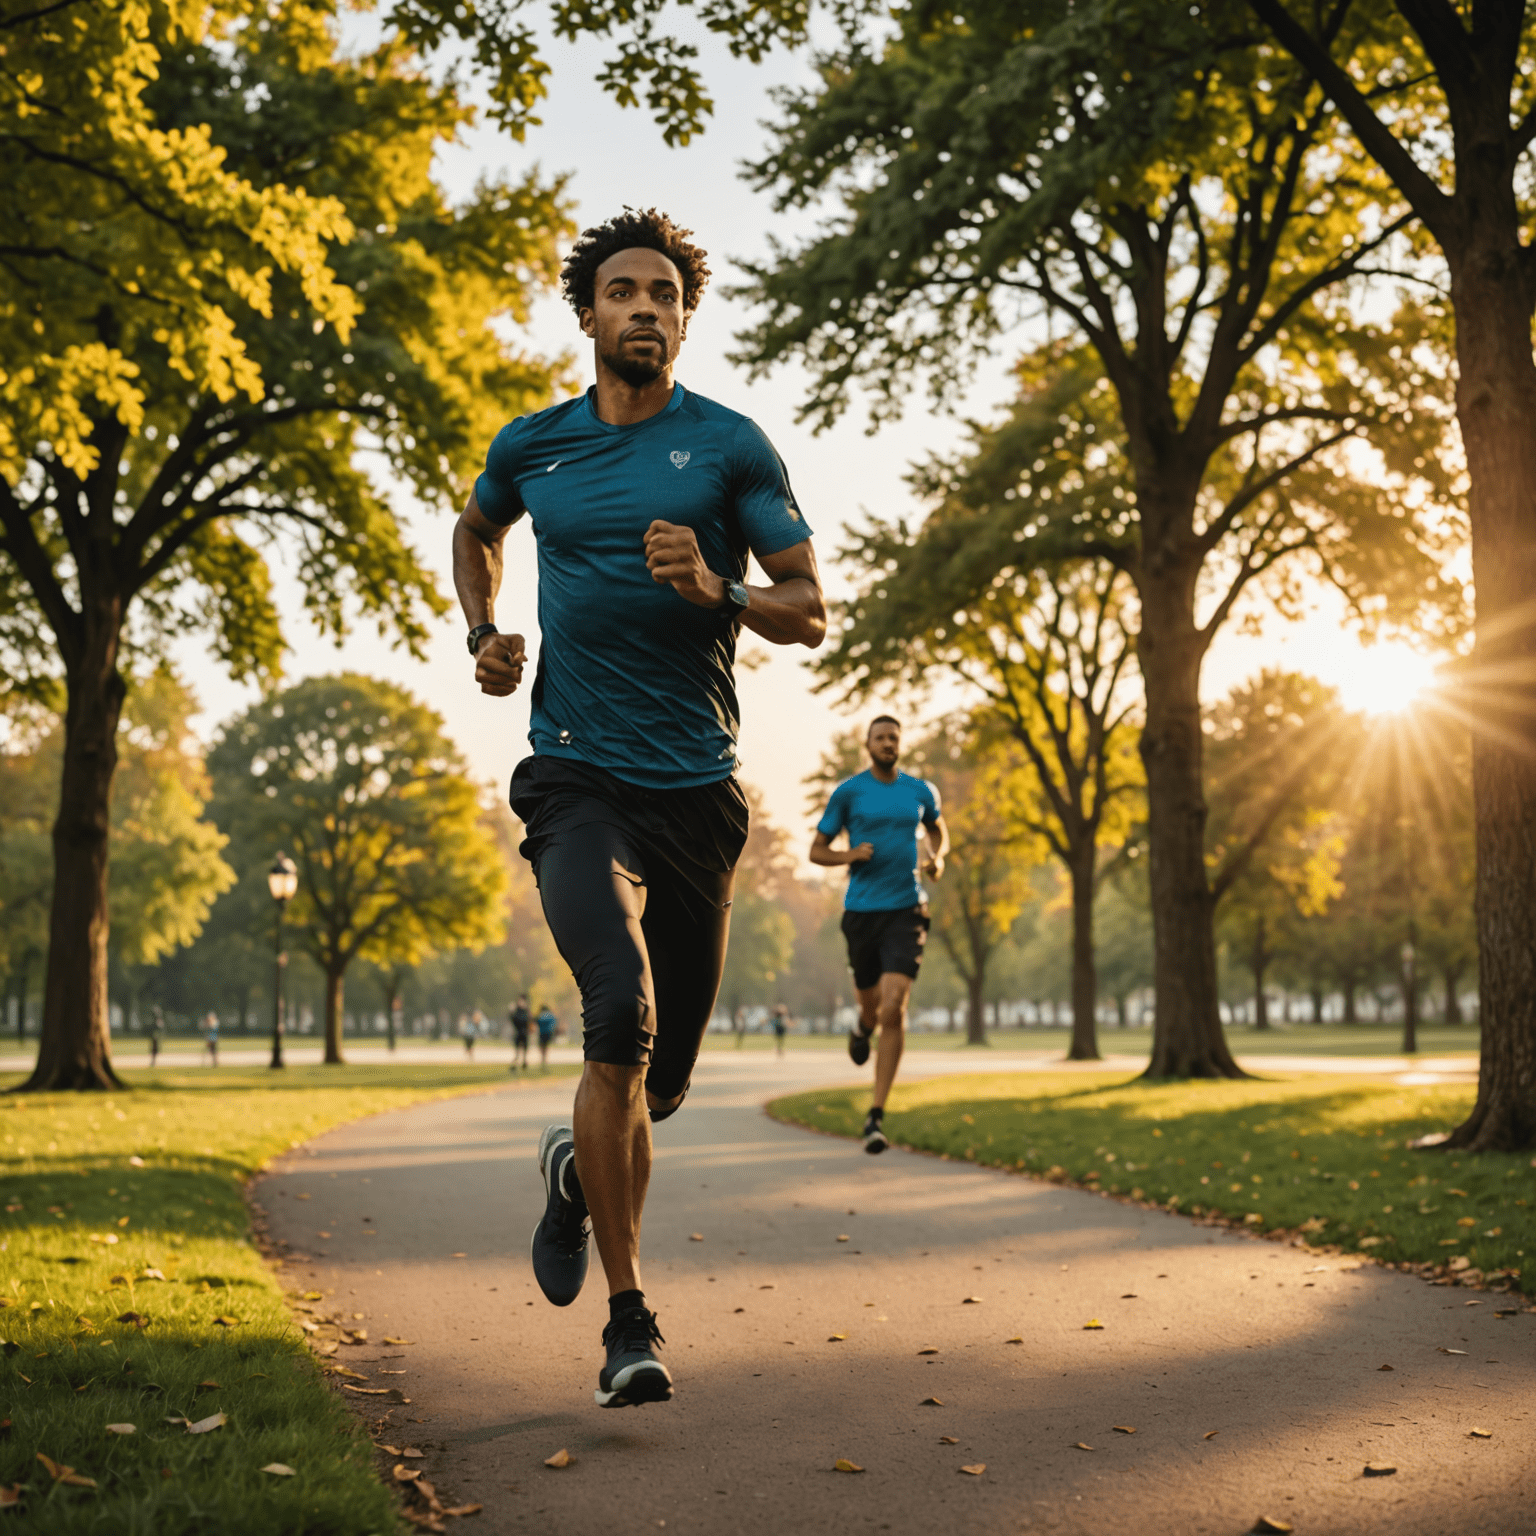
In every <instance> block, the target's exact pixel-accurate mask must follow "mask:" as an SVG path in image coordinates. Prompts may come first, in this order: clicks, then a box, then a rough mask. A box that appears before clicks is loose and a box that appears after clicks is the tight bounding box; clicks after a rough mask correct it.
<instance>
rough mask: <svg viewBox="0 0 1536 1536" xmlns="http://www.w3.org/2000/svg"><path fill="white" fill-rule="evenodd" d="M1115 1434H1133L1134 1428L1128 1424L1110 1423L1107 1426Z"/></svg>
mask: <svg viewBox="0 0 1536 1536" xmlns="http://www.w3.org/2000/svg"><path fill="white" fill-rule="evenodd" d="M1109 1427H1110V1428H1111V1429H1112V1430H1114V1431H1115V1433H1116V1434H1117V1435H1134V1434H1135V1433H1136V1430H1135V1428H1134V1427H1133V1426H1132V1425H1130V1424H1111V1425H1110V1426H1109Z"/></svg>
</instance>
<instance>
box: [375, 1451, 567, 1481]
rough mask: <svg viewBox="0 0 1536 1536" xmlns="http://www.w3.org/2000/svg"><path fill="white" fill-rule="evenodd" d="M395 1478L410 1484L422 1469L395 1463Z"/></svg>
mask: <svg viewBox="0 0 1536 1536" xmlns="http://www.w3.org/2000/svg"><path fill="white" fill-rule="evenodd" d="M560 1454H561V1455H562V1456H563V1455H565V1452H564V1451H561V1453H560ZM544 1465H545V1466H547V1467H552V1466H553V1465H554V1463H553V1462H552V1461H547V1462H545V1463H544ZM560 1465H561V1466H562V1467H563V1466H564V1465H565V1463H564V1462H563V1461H562V1462H561V1463H560ZM394 1476H395V1481H396V1482H397V1483H409V1482H411V1481H413V1480H414V1479H415V1478H418V1477H420V1476H421V1468H420V1467H408V1466H406V1464H405V1463H404V1462H403V1461H397V1462H396V1463H395V1472H394Z"/></svg>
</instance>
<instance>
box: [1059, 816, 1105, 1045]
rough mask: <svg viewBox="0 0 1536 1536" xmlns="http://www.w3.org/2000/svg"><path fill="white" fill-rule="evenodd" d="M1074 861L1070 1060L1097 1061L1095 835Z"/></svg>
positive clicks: (1097, 987) (1097, 981) (1097, 991)
mask: <svg viewBox="0 0 1536 1536" xmlns="http://www.w3.org/2000/svg"><path fill="white" fill-rule="evenodd" d="M1086 841H1087V847H1086V848H1085V849H1083V850H1081V851H1079V852H1078V853H1077V855H1076V857H1074V859H1073V861H1072V1044H1071V1046H1070V1047H1069V1048H1068V1050H1067V1060H1068V1061H1097V1060H1098V1059H1099V1036H1098V1026H1097V1021H1096V1019H1095V1017H1094V1015H1095V1013H1096V1011H1097V1009H1098V1006H1099V980H1098V975H1097V973H1096V972H1095V970H1094V964H1093V875H1094V864H1095V862H1096V855H1097V853H1098V850H1097V849H1096V848H1095V847H1094V845H1093V839H1092V837H1089V838H1088V839H1087V840H1086Z"/></svg>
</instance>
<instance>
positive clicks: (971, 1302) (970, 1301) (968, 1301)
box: [960, 1296, 981, 1307]
mask: <svg viewBox="0 0 1536 1536" xmlns="http://www.w3.org/2000/svg"><path fill="white" fill-rule="evenodd" d="M960 1305H961V1306H962V1307H979V1306H980V1305H981V1297H980V1296H967V1297H966V1298H965V1300H964V1301H962V1302H961V1303H960Z"/></svg>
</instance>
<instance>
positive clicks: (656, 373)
mask: <svg viewBox="0 0 1536 1536" xmlns="http://www.w3.org/2000/svg"><path fill="white" fill-rule="evenodd" d="M647 339H648V340H650V339H651V338H647ZM655 345H656V347H657V352H656V353H655V355H653V356H651V357H634V356H627V355H626V354H625V352H624V350H623V343H622V342H621V343H620V344H619V346H618V348H616V349H615V350H614V351H612V352H604V353H603V361H604V362H605V363H606V364H607V365H608V367H609V368H610V369H611V370H612V371H613V372H614V373H616V374H618V376H619V377H620V378H621V379H623V380H624V382H625V383H626V384H628V385H629V386H630V388H631V389H644V388H645V386H646V385H647V384H652V383H654V382H655V381H656V380H657V379H659V378H660V377H661V376H662V374H664V373H665V372H666V371H667V344H666V342H665V341H664V340H662V341H657V342H655Z"/></svg>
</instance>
